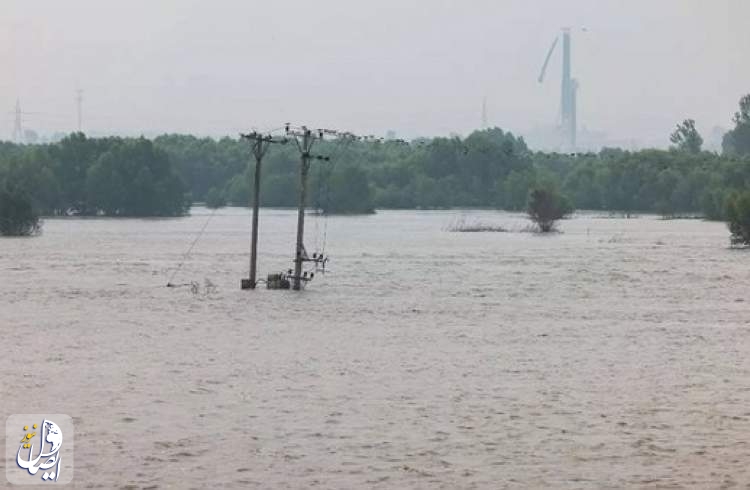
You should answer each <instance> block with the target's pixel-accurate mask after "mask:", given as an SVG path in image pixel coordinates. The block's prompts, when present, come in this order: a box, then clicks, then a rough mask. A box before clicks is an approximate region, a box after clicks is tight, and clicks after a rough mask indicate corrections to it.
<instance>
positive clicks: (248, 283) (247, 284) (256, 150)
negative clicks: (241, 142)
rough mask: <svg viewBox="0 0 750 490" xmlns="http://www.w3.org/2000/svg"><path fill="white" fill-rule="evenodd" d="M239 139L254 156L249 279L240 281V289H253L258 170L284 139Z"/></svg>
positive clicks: (257, 136) (251, 136) (245, 136)
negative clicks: (275, 146)
mask: <svg viewBox="0 0 750 490" xmlns="http://www.w3.org/2000/svg"><path fill="white" fill-rule="evenodd" d="M240 137H241V138H243V139H246V140H248V141H252V145H253V156H255V180H254V182H253V203H252V205H253V229H252V239H251V244H250V279H242V281H241V287H242V289H255V286H256V285H257V283H258V281H257V280H256V275H257V269H256V266H257V259H258V212H259V208H260V170H261V162H262V161H263V156H264V155H265V154H266V152H267V151H268V148H269V147H270V146H271V145H272V144H274V143H279V144H285V143H286V142H287V140H286V138H283V139H278V138H273V137H272V136H270V135H267V136H263V135H261V134H259V133H257V132H255V131H253V132H252V133H249V134H241V135H240Z"/></svg>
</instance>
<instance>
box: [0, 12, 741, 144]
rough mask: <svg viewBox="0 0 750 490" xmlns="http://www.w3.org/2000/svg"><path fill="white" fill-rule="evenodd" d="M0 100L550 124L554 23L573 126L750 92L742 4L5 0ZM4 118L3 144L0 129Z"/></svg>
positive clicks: (727, 112) (391, 125) (204, 119)
mask: <svg viewBox="0 0 750 490" xmlns="http://www.w3.org/2000/svg"><path fill="white" fill-rule="evenodd" d="M0 10H2V15H1V16H0V66H2V67H3V68H2V70H0V107H3V108H5V109H7V111H11V110H12V109H13V107H14V105H15V101H16V98H19V99H20V100H21V104H22V107H23V109H24V110H25V111H29V112H39V113H42V114H37V115H29V116H27V118H26V120H25V124H26V125H27V126H28V127H31V128H34V129H37V130H40V131H42V132H50V131H54V130H62V131H70V130H73V129H75V125H76V122H75V120H76V116H75V102H74V93H75V90H76V88H78V87H80V88H82V89H83V90H84V129H85V130H89V131H96V132H114V133H126V134H133V133H140V132H147V133H153V132H154V131H168V132H191V133H198V134H210V135H222V134H236V133H237V132H238V131H240V130H245V129H248V128H251V127H257V128H274V127H278V126H281V124H283V123H284V122H286V121H291V122H293V123H297V124H305V123H306V124H309V125H311V126H316V127H317V126H323V127H332V128H341V129H346V130H351V131H355V132H359V133H375V134H383V133H385V132H386V131H387V130H389V129H392V130H395V131H396V132H397V133H399V134H400V135H403V136H408V137H412V136H416V135H424V136H428V135H444V134H448V133H450V132H458V133H463V134H466V133H468V132H469V131H471V130H473V129H475V128H476V127H478V126H479V124H480V121H481V103H482V97H483V96H485V95H486V96H487V97H488V107H489V119H490V122H491V123H492V124H496V125H499V126H501V127H503V128H505V129H510V130H513V131H514V132H523V131H525V130H527V129H529V128H532V127H534V126H536V125H544V124H550V123H554V121H555V118H556V116H557V115H558V112H559V82H560V73H559V72H560V56H559V55H560V53H559V52H558V53H557V54H556V55H555V57H554V58H553V60H552V62H551V63H552V64H551V67H550V72H549V73H548V79H547V80H546V81H545V83H544V84H543V85H539V84H538V83H537V82H536V78H537V76H538V74H539V69H540V67H541V64H542V62H543V60H544V56H545V54H546V51H547V49H548V48H549V46H550V44H551V42H552V40H553V39H554V37H555V35H557V33H558V32H559V29H560V27H561V26H571V27H583V26H585V27H587V28H588V32H581V31H580V30H575V31H574V39H573V73H574V76H575V77H576V78H578V79H579V83H580V87H581V88H580V92H579V122H580V125H582V126H586V127H588V128H591V129H597V130H603V131H606V132H608V133H609V134H610V136H611V137H613V138H619V139H628V138H636V139H642V140H653V139H659V138H661V139H662V140H663V142H664V144H665V145H666V144H667V137H668V134H669V132H670V131H671V129H672V127H673V126H674V125H675V123H676V122H677V121H678V120H681V119H684V118H687V117H692V118H694V119H696V120H697V122H698V127H699V129H701V130H703V131H705V132H707V131H709V130H710V129H711V128H712V127H713V126H716V125H720V126H724V127H730V125H731V116H732V114H733V112H734V111H735V110H736V107H737V101H738V99H739V97H740V96H741V95H742V94H744V93H748V92H750V30H749V29H748V23H749V22H750V20H749V19H750V1H748V0H712V1H708V0H464V1H449V0H412V1H409V0H378V1H376V2H361V1H356V0H317V1H299V0H284V1H273V2H272V1H257V0H213V1H210V2H209V1H197V0H128V1H116V2H115V1H105V0H67V1H59V0H47V1H42V0H3V1H2V5H1V6H0ZM7 111H6V116H5V117H4V118H3V119H2V126H0V137H2V138H3V139H8V138H9V137H10V134H11V132H12V123H13V120H12V115H11V114H9V113H7Z"/></svg>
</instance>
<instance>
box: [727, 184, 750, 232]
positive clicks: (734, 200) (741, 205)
mask: <svg viewBox="0 0 750 490" xmlns="http://www.w3.org/2000/svg"><path fill="white" fill-rule="evenodd" d="M727 220H728V223H727V225H728V226H729V231H730V232H731V233H732V236H731V237H730V240H731V241H732V245H750V191H745V192H743V193H741V194H734V195H732V196H731V197H730V198H729V200H728V202H727Z"/></svg>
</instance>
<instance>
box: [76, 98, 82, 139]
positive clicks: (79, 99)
mask: <svg viewBox="0 0 750 490" xmlns="http://www.w3.org/2000/svg"><path fill="white" fill-rule="evenodd" d="M76 108H77V109H78V132H79V133H80V132H81V131H82V130H81V128H82V127H83V126H82V120H83V90H81V89H78V90H76Z"/></svg>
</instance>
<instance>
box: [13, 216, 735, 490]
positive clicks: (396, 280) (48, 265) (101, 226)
mask: <svg viewBox="0 0 750 490" xmlns="http://www.w3.org/2000/svg"><path fill="white" fill-rule="evenodd" d="M461 214H463V213H461V212H456V211H451V212H406V211H404V212H379V213H378V214H376V215H373V216H365V217H334V218H330V219H329V220H328V222H327V224H326V222H325V220H323V219H322V218H314V217H310V218H309V220H308V223H307V230H308V231H309V234H308V237H309V238H308V240H307V248H308V251H309V252H311V253H312V252H313V251H315V250H316V242H317V243H318V244H319V245H321V244H322V242H323V241H324V238H325V241H326V243H327V247H326V252H327V253H328V254H330V256H331V260H332V261H331V263H330V267H329V268H330V273H328V274H326V275H325V276H324V277H316V279H315V281H314V282H313V283H312V284H311V285H310V286H309V287H308V289H307V290H306V291H304V292H303V293H295V292H291V291H268V290H265V289H259V290H257V291H254V292H250V291H241V290H240V288H239V283H240V279H241V278H242V277H246V276H247V269H248V255H249V254H248V250H249V234H250V227H249V223H250V218H249V212H248V211H247V210H244V209H225V210H220V211H218V212H217V213H216V215H215V216H213V218H212V219H211V220H210V221H209V222H208V224H207V226H206V231H205V234H204V235H203V237H202V238H201V239H200V240H199V241H198V242H197V243H196V245H195V248H194V249H193V251H192V254H191V256H190V257H189V258H188V259H187V260H186V261H185V263H184V266H183V267H182V268H181V269H180V270H179V271H178V272H177V274H176V275H175V278H174V282H175V283H180V284H187V283H190V282H192V281H195V282H198V283H200V287H199V288H198V290H197V291H195V290H191V288H190V287H180V288H166V287H165V284H166V283H167V281H168V279H169V277H170V276H171V275H172V273H173V271H174V268H175V267H176V266H177V265H178V264H179V263H180V262H181V261H182V260H183V254H184V253H185V251H186V250H187V248H188V247H189V246H190V244H191V242H192V241H193V240H194V239H195V237H196V235H197V233H198V231H199V230H200V229H201V227H202V226H203V225H204V224H205V223H206V220H207V218H208V216H209V213H208V212H207V211H205V210H202V209H196V210H194V211H193V215H192V216H190V217H187V218H184V219H173V220H114V219H61V220H56V219H53V220H47V221H46V222H45V224H44V234H43V235H42V236H40V237H37V238H33V239H3V240H0V335H2V356H0V396H1V397H2V398H1V399H2V403H1V405H0V406H1V407H2V412H3V413H4V414H5V415H4V417H7V416H8V415H10V414H13V413H67V414H69V415H70V416H72V417H73V418H74V421H75V423H76V435H75V438H76V446H75V468H74V474H75V477H74V483H75V486H76V487H78V488H196V489H198V488H221V487H226V488H240V487H245V488H253V487H256V488H315V487H318V488H341V489H351V488H382V489H391V488H399V489H411V488H447V489H455V488H462V489H463V488H545V487H556V488H591V489H598V488H626V487H630V488H632V487H637V488H638V487H659V488H683V487H699V488H719V487H738V488H747V485H748V484H749V483H750V465H749V464H748V462H750V304H748V295H747V293H748V291H749V290H750V267H748V264H749V263H750V251H740V250H732V249H729V248H728V244H729V240H728V232H727V230H726V227H725V226H724V225H723V224H721V223H709V222H703V221H699V220H684V221H663V220H659V219H656V218H653V217H642V218H638V219H629V220H626V219H606V218H597V217H594V216H585V215H584V216H579V217H577V218H576V219H571V220H566V221H564V222H562V224H561V229H562V230H563V233H560V234H554V235H551V236H537V235H533V234H529V233H450V232H447V231H445V228H446V227H447V226H448V225H450V223H451V222H452V221H454V220H456V218H457V217H459V216H460V215H461ZM466 215H467V216H468V217H469V218H468V219H476V220H482V221H485V222H490V223H495V224H500V225H504V226H506V227H509V228H511V229H519V228H521V227H522V226H523V225H524V220H523V219H522V218H521V217H519V216H516V215H511V214H504V213H494V212H467V213H466ZM295 218H296V214H295V212H293V211H281V210H264V211H263V213H262V215H261V226H262V229H261V242H260V254H261V255H260V264H259V269H260V271H261V272H262V275H265V273H268V272H277V271H280V270H285V269H287V268H289V267H291V265H292V264H291V257H292V255H293V244H294V226H295ZM206 279H207V280H208V281H210V283H211V284H213V285H214V286H215V287H208V288H206V282H205V281H206ZM0 427H2V429H0V430H3V431H4V430H5V426H4V423H3V424H0ZM3 435H4V434H3ZM0 464H5V463H0ZM4 474H5V468H4V467H3V468H0V478H2V479H3V480H2V481H4Z"/></svg>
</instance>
